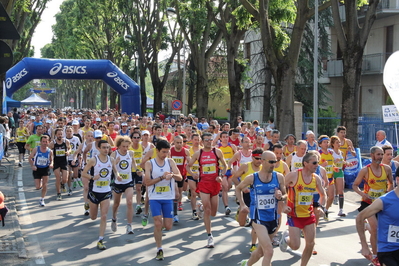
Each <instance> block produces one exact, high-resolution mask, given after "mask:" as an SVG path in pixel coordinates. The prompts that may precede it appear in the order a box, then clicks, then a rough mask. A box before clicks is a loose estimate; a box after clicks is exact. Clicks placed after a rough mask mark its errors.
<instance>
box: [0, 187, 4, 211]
mask: <svg viewBox="0 0 399 266" xmlns="http://www.w3.org/2000/svg"><path fill="white" fill-rule="evenodd" d="M3 208H4V195H3V193H2V192H1V191H0V209H3Z"/></svg>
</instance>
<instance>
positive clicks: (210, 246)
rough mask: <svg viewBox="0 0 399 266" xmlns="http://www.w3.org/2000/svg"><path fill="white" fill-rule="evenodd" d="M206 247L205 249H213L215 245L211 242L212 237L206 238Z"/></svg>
mask: <svg viewBox="0 0 399 266" xmlns="http://www.w3.org/2000/svg"><path fill="white" fill-rule="evenodd" d="M206 247H207V248H213V247H215V243H214V242H213V236H208V245H207V246H206Z"/></svg>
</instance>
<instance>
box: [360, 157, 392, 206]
mask: <svg viewBox="0 0 399 266" xmlns="http://www.w3.org/2000/svg"><path fill="white" fill-rule="evenodd" d="M380 167H381V175H380V176H376V175H375V174H374V173H373V169H371V167H370V164H369V165H367V172H368V178H367V180H365V181H366V182H365V183H364V191H363V192H364V193H366V194H367V195H369V196H370V197H371V199H366V200H365V199H362V200H363V201H364V202H366V203H369V204H371V203H372V202H373V201H374V200H376V199H378V198H379V197H381V196H382V195H384V194H385V193H386V192H387V189H388V176H387V173H386V172H385V168H384V165H383V164H380Z"/></svg>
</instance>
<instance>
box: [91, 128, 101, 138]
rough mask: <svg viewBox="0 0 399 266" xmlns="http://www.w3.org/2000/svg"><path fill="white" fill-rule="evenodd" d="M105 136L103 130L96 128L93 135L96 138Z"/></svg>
mask: <svg viewBox="0 0 399 266" xmlns="http://www.w3.org/2000/svg"><path fill="white" fill-rule="evenodd" d="M102 136H103V132H102V131H101V130H98V129H97V130H94V134H93V137H94V138H101V137H102Z"/></svg>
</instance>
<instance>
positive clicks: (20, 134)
mask: <svg viewBox="0 0 399 266" xmlns="http://www.w3.org/2000/svg"><path fill="white" fill-rule="evenodd" d="M16 137H17V147H18V159H19V163H18V166H19V167H22V162H23V161H25V158H24V157H25V152H26V149H25V145H26V140H27V139H28V137H29V133H28V129H27V128H26V127H25V126H24V121H23V120H20V121H19V127H18V128H17V130H16Z"/></svg>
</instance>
